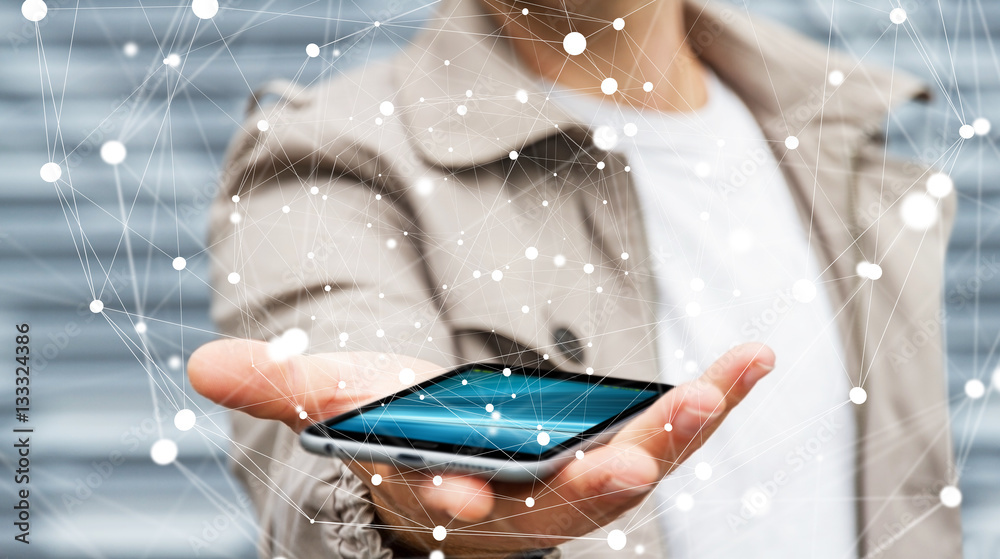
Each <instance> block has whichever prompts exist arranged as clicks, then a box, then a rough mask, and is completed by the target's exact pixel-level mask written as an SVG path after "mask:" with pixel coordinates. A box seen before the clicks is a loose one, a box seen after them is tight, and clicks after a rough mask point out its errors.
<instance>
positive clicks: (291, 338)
mask: <svg viewBox="0 0 1000 559" xmlns="http://www.w3.org/2000/svg"><path fill="white" fill-rule="evenodd" d="M308 348H309V334H307V333H306V332H305V330H302V329H301V328H289V329H288V330H286V331H285V332H284V333H283V334H282V335H280V336H278V337H276V338H274V339H273V340H271V342H270V343H269V344H268V345H267V353H268V355H269V356H270V357H271V359H273V360H275V361H284V360H285V359H288V357H290V356H292V355H301V354H303V353H305V351H306V349H308Z"/></svg>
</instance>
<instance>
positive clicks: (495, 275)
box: [490, 270, 503, 281]
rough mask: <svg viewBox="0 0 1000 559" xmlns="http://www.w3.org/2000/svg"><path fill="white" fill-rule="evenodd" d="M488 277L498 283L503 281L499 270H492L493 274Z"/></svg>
mask: <svg viewBox="0 0 1000 559" xmlns="http://www.w3.org/2000/svg"><path fill="white" fill-rule="evenodd" d="M490 277H491V278H493V281H500V280H502V279H503V272H501V271H500V270H493V273H491V274H490Z"/></svg>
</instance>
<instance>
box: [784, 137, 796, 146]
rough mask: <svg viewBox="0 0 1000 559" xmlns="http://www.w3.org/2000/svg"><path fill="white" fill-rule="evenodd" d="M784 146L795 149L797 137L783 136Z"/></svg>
mask: <svg viewBox="0 0 1000 559" xmlns="http://www.w3.org/2000/svg"><path fill="white" fill-rule="evenodd" d="M785 147H786V148H788V149H795V148H797V147H799V139H798V138H796V137H795V136H789V137H787V138H785Z"/></svg>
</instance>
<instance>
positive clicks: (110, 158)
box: [101, 140, 126, 165]
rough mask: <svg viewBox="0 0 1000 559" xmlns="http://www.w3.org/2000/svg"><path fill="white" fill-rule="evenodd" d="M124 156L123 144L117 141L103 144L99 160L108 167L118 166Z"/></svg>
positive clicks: (123, 159)
mask: <svg viewBox="0 0 1000 559" xmlns="http://www.w3.org/2000/svg"><path fill="white" fill-rule="evenodd" d="M125 155H126V150H125V144H123V143H121V142H119V141H118V140H110V141H107V142H104V145H102V146H101V159H103V160H104V162H105V163H107V164H108V165H118V164H119V163H121V162H122V161H125Z"/></svg>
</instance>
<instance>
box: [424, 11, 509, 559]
mask: <svg viewBox="0 0 1000 559" xmlns="http://www.w3.org/2000/svg"><path fill="white" fill-rule="evenodd" d="M522 13H524V15H528V8H525V9H524V10H522ZM427 559H444V552H443V551H441V550H440V549H435V550H434V551H432V552H431V554H430V555H428V556H427Z"/></svg>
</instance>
